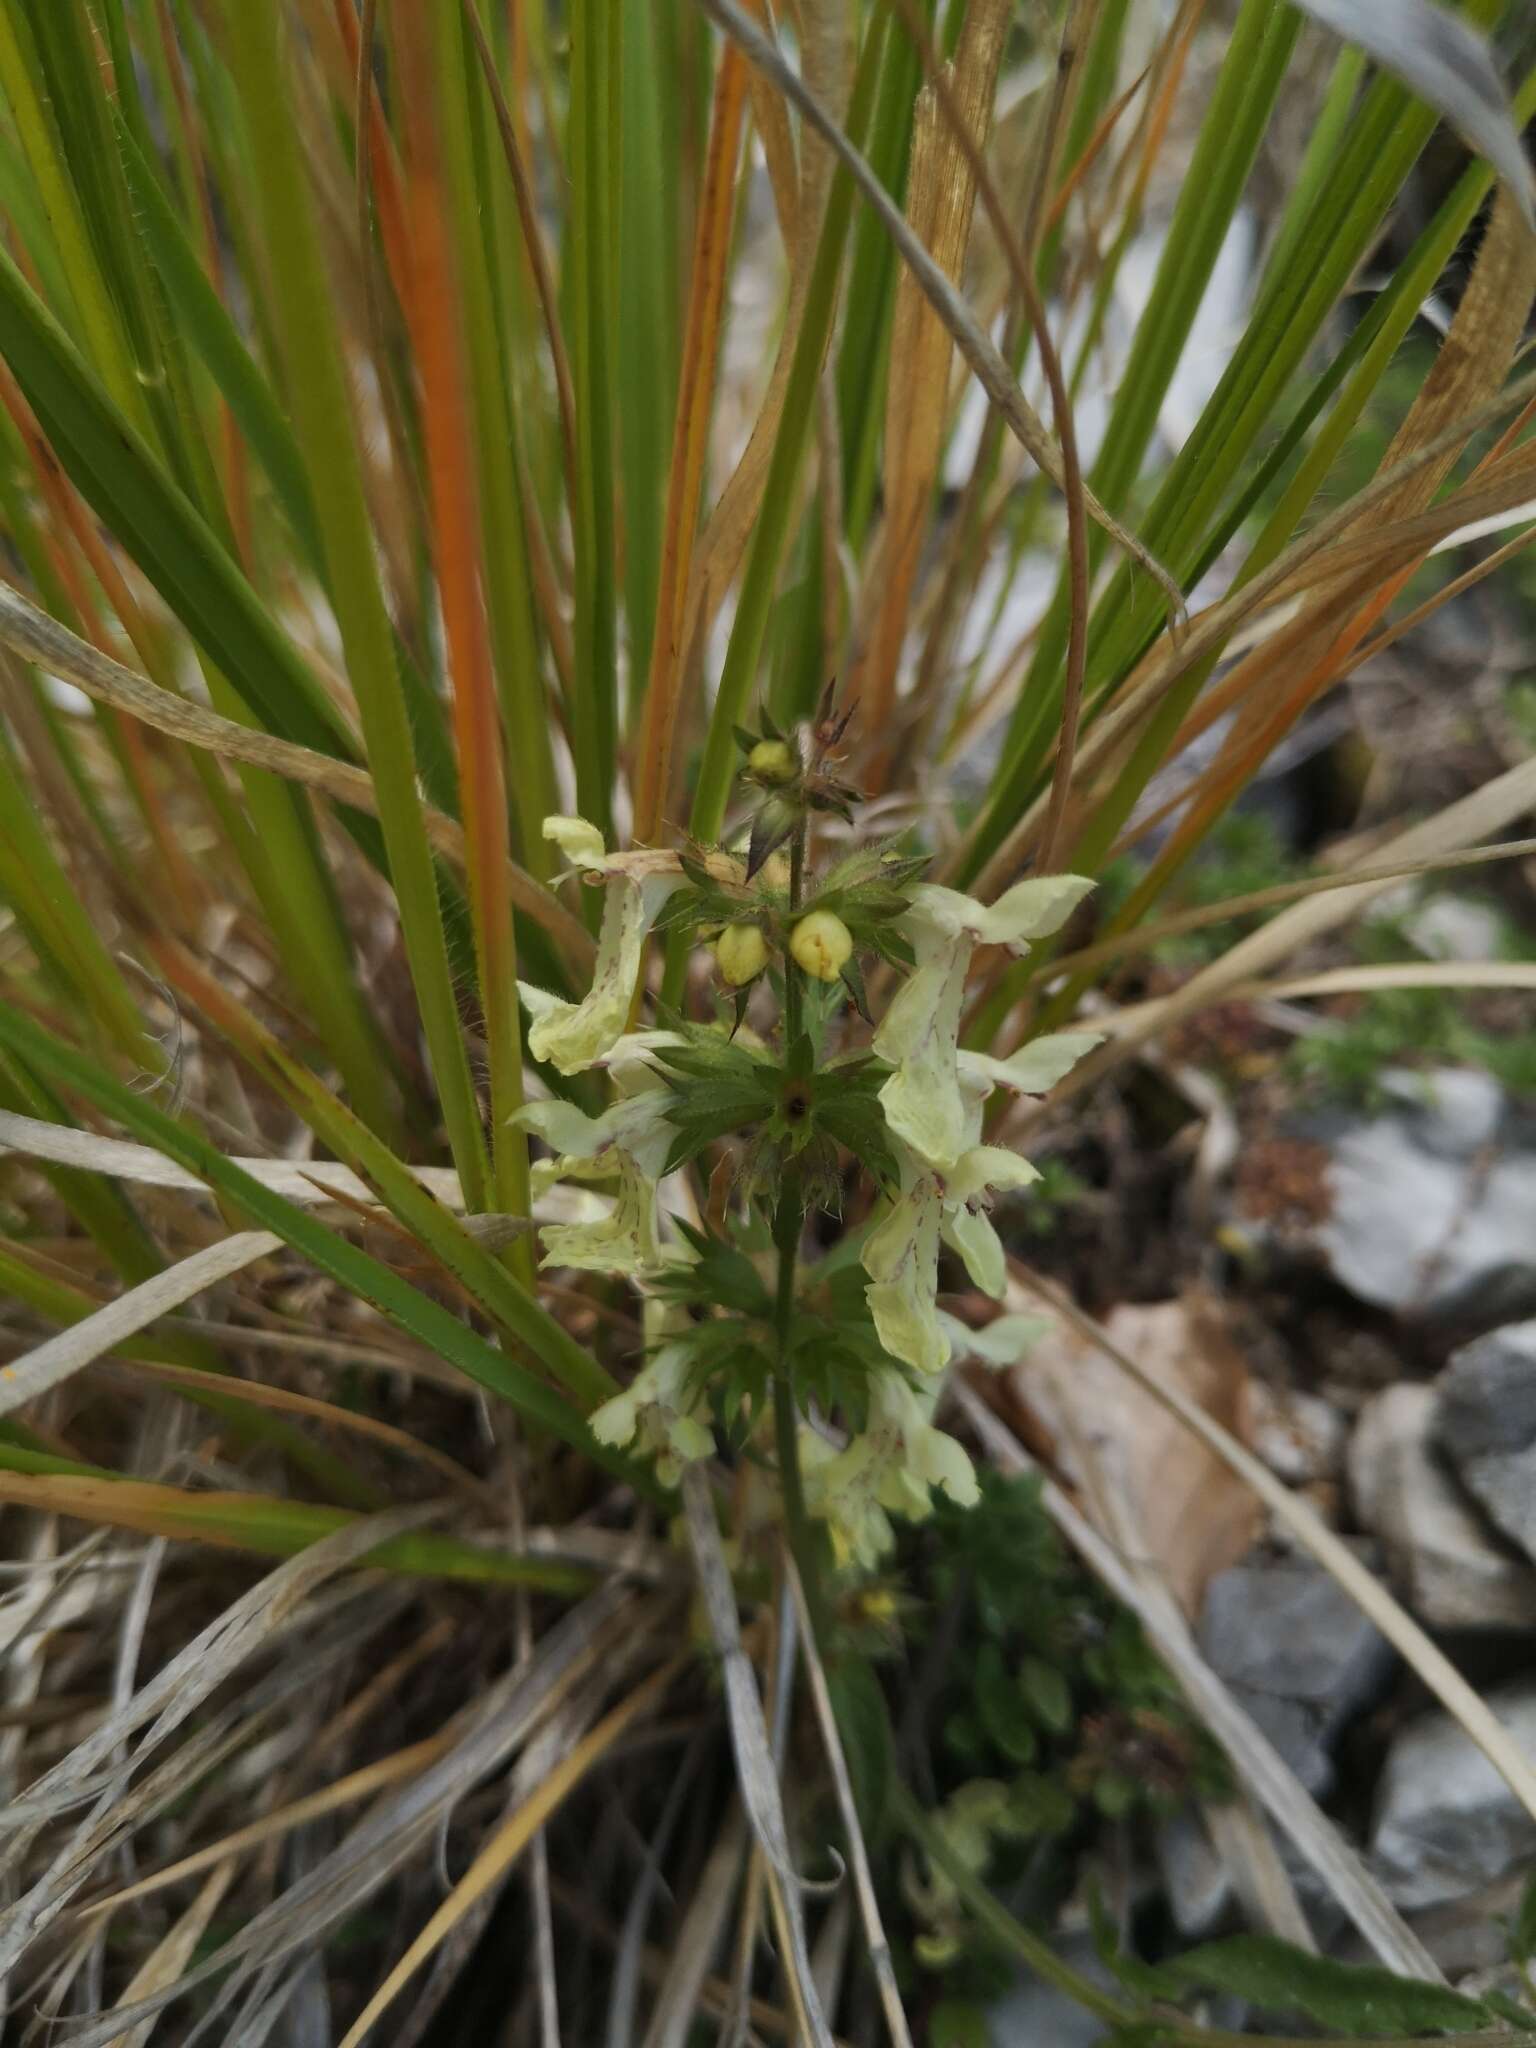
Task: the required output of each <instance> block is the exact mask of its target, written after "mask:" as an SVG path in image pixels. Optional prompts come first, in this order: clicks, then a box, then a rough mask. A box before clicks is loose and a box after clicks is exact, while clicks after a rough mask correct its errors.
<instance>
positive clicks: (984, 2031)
mask: <svg viewBox="0 0 1536 2048" xmlns="http://www.w3.org/2000/svg"><path fill="white" fill-rule="evenodd" d="M928 2039H929V2041H930V2042H931V2043H932V2048H988V2044H989V2043H990V2041H991V2039H992V2035H991V2032H990V2030H989V2029H988V2026H987V2016H986V2014H985V2013H984V2012H983V2011H982V2010H981V2008H980V2006H977V2005H964V2004H962V2003H961V2002H960V2000H959V1999H957V1998H942V1999H940V2001H939V2003H938V2004H937V2005H936V2006H935V2007H934V2008H933V2011H932V2012H931V2013H930V2014H929V2016H928Z"/></svg>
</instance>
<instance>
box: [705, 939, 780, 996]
mask: <svg viewBox="0 0 1536 2048" xmlns="http://www.w3.org/2000/svg"><path fill="white" fill-rule="evenodd" d="M715 965H716V966H717V967H718V968H719V970H720V979H721V980H722V981H723V982H724V983H725V984H726V986H727V987H728V988H743V987H745V985H746V984H747V983H748V982H749V981H753V980H755V979H756V977H757V976H758V975H759V974H761V973H762V971H763V969H764V968H765V967H766V966H767V965H768V941H767V940H766V939H765V938H764V937H763V935H762V933H761V932H760V931H759V930H758V928H757V926H756V925H755V924H728V925H727V926H726V928H725V930H724V931H723V932H722V933H721V934H720V936H719V938H718V939H716V941H715Z"/></svg>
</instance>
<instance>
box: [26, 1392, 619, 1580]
mask: <svg viewBox="0 0 1536 2048" xmlns="http://www.w3.org/2000/svg"><path fill="white" fill-rule="evenodd" d="M15 1434H17V1432H11V1431H7V1432H6V1436H5V1437H4V1438H0V1472H10V1473H14V1474H16V1476H17V1479H18V1481H19V1482H20V1483H19V1484H16V1485H13V1486H11V1487H7V1486H6V1485H5V1482H4V1481H3V1480H0V1497H6V1498H9V1499H11V1500H13V1501H17V1502H20V1503H22V1504H24V1505H27V1506H31V1507H35V1508H39V1509H42V1510H44V1511H51V1512H53V1513H55V1514H64V1515H70V1516H73V1517H76V1518H81V1517H83V1518H85V1519H88V1520H99V1521H101V1522H105V1523H107V1524H108V1525H111V1526H116V1527H118V1528H124V1529H142V1530H149V1531H151V1532H153V1533H154V1534H156V1535H163V1536H168V1537H169V1538H170V1539H171V1540H172V1541H173V1542H184V1543H210V1544H215V1545H217V1546H218V1547H220V1548H221V1549H228V1550H248V1551H251V1552H253V1553H254V1554H255V1555H256V1556H258V1557H295V1556H297V1555H298V1553H299V1552H300V1551H301V1550H307V1549H308V1548H309V1546H310V1544H311V1543H318V1542H319V1541H320V1539H321V1537H322V1536H332V1535H334V1534H335V1533H336V1532H337V1530H339V1529H346V1528H350V1527H351V1525H352V1524H353V1523H354V1522H355V1521H356V1520H357V1519H358V1517H357V1516H356V1515H354V1514H349V1513H348V1512H347V1510H346V1509H345V1508H333V1507H325V1506H321V1505H317V1504H314V1503H311V1502H309V1501H296V1500H281V1499H277V1498H275V1497H274V1496H272V1495H269V1494H261V1493H230V1492H219V1493H214V1492H208V1493H194V1492H192V1491H191V1489H190V1488H184V1487H179V1486H158V1485H153V1486H152V1485H146V1484H145V1483H144V1482H142V1481H140V1480H137V1479H131V1478H129V1477H127V1476H126V1475H125V1474H123V1473H120V1472H112V1471H109V1470H108V1469H107V1468H106V1467H105V1466H102V1465H85V1464H80V1463H78V1462H76V1461H75V1460H74V1459H71V1458H60V1457H56V1456H54V1455H53V1454H52V1453H51V1452H48V1451H39V1450H31V1449H28V1448H27V1447H26V1446H24V1445H23V1444H20V1443H17V1442H15V1441H12V1440H9V1439H11V1438H12V1437H13V1436H14V1435H15ZM29 1480H30V1481H35V1482H38V1483H37V1484H33V1485H28V1484H27V1482H28V1481H29ZM50 1481H54V1482H58V1483H57V1484H55V1485H53V1486H50V1485H49V1484H48V1482H50ZM68 1481H86V1482H93V1484H92V1485H91V1490H90V1491H89V1492H85V1491H83V1490H82V1489H81V1488H80V1487H79V1486H78V1485H75V1486H71V1485H68V1484H65V1483H63V1482H68ZM358 1564H359V1568H361V1567H364V1566H366V1567H369V1568H371V1569H373V1570H376V1571H387V1572H398V1573H401V1574H403V1575H405V1576H407V1577H410V1578H430V1579H456V1580H459V1581H462V1582H463V1583H465V1584H468V1585H497V1586H532V1587H535V1588H537V1589H538V1590H540V1591H542V1592H547V1593H565V1594H571V1595H573V1596H575V1595H578V1594H581V1593H585V1592H587V1591H589V1590H590V1588H591V1584H592V1574H591V1573H590V1572H589V1571H587V1570H585V1569H584V1568H583V1567H582V1566H581V1565H576V1564H562V1563H559V1562H558V1561H557V1560H555V1559H553V1558H543V1557H509V1556H508V1555H507V1554H506V1552H505V1551H497V1550H491V1549H482V1548H481V1547H480V1546H479V1545H478V1544H475V1543H469V1542H466V1541H465V1540H464V1539H463V1538H462V1537H455V1536H439V1535H436V1534H435V1533H434V1532H433V1531H431V1530H420V1531H413V1532H411V1533H408V1534H406V1535H404V1536H391V1537H389V1538H387V1539H386V1540H385V1541H384V1542H383V1543H381V1544H380V1545H379V1546H378V1548H377V1549H376V1550H371V1551H369V1552H368V1554H367V1556H366V1557H363V1558H360V1559H359V1560H358Z"/></svg>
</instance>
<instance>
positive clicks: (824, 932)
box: [789, 910, 853, 981]
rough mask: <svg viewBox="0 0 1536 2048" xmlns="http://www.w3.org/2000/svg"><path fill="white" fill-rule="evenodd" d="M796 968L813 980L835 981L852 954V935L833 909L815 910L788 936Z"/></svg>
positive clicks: (803, 918)
mask: <svg viewBox="0 0 1536 2048" xmlns="http://www.w3.org/2000/svg"><path fill="white" fill-rule="evenodd" d="M789 950H790V952H791V953H792V954H793V955H794V957H795V964H796V966H798V967H800V968H802V969H803V970H804V972H805V973H807V974H809V975H810V976H811V978H812V979H813V980H814V981H836V979H837V977H838V976H839V975H840V974H841V973H842V971H843V969H844V968H845V967H846V966H847V964H848V961H849V958H850V956H851V954H852V952H853V934H852V933H851V932H850V931H849V929H848V927H847V925H845V924H844V923H843V920H842V919H841V918H840V917H838V916H837V915H835V913H834V912H832V911H830V910H813V911H812V912H811V914H810V916H809V917H802V918H801V920H800V922H799V923H798V924H797V925H796V926H795V928H794V930H793V931H792V932H791V933H790V935H789Z"/></svg>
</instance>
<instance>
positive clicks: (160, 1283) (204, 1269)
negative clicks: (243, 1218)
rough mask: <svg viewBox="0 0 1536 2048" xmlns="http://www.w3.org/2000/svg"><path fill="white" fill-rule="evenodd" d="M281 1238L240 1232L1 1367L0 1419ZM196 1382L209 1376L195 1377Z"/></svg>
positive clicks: (265, 1232) (278, 1246)
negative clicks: (0, 1416)
mask: <svg viewBox="0 0 1536 2048" xmlns="http://www.w3.org/2000/svg"><path fill="white" fill-rule="evenodd" d="M282 1242H283V1241H282V1239H281V1238H280V1237H276V1236H274V1235H273V1233H272V1232H271V1231H270V1230H242V1231H237V1232H236V1233H235V1235H234V1236H233V1237H226V1238H221V1239H220V1240H219V1242H218V1243H217V1244H210V1245H205V1246H204V1247H203V1249H202V1250H201V1251H196V1252H193V1253H192V1254H191V1255H190V1257H188V1258H185V1259H181V1260H178V1262H177V1263H176V1264H175V1265H174V1266H169V1267H167V1268H166V1270H165V1271H164V1272H163V1273H155V1274H153V1275H152V1276H151V1277H150V1278H149V1279H148V1280H144V1281H141V1282H140V1283H139V1285H138V1286H137V1287H130V1288H129V1289H128V1291H127V1293H126V1294H120V1295H119V1296H118V1297H117V1299H116V1300H115V1301H109V1302H108V1303H107V1305H106V1307H105V1308H99V1309H97V1310H96V1311H95V1313H94V1314H92V1315H88V1316H85V1317H83V1318H82V1319H81V1321H79V1322H78V1323H72V1324H71V1325H70V1327H69V1328H68V1329H67V1330H61V1331H60V1332H59V1334H58V1335H57V1336H56V1337H50V1338H48V1339H47V1341H46V1342H45V1343H42V1344H38V1345H36V1346H34V1347H33V1349H32V1350H31V1351H27V1352H24V1353H23V1354H22V1356H21V1357H20V1358H17V1359H13V1360H12V1361H11V1363H10V1364H9V1365H0V1415H7V1414H9V1413H10V1411H11V1410H12V1409H13V1408H20V1407H21V1406H22V1405H23V1403H24V1402H27V1401H35V1400H37V1399H38V1398H39V1397H40V1396H41V1395H43V1394H46V1393H47V1392H49V1390H50V1389H51V1388H53V1387H57V1386H60V1385H62V1383H63V1382H64V1381H65V1380H67V1379H68V1378H69V1377H70V1376H71V1375H72V1374H73V1373H77V1372H79V1371H80V1370H81V1368H82V1367H84V1366H87V1365H90V1364H92V1363H93V1362H94V1361H95V1360H96V1359H98V1358H100V1357H101V1356H102V1355H103V1353H105V1352H108V1351H111V1350H112V1349H113V1348H114V1346H116V1345H118V1344H121V1343H123V1342H125V1341H126V1340H127V1339H128V1338H130V1337H134V1336H137V1335H138V1333H139V1331H140V1330H145V1329H148V1327H149V1325H150V1324H151V1323H153V1322H156V1321H157V1320H158V1319H159V1318H160V1317H161V1316H163V1315H165V1314H166V1313H167V1312H168V1311H169V1310H171V1309H176V1308H180V1307H181V1306H182V1304H183V1302H188V1301H191V1300H192V1299H193V1298H194V1296H196V1295H199V1294H203V1293H205V1292H206V1291H207V1289H208V1288H210V1287H217V1286H218V1285H219V1283H220V1282H221V1281H223V1280H229V1279H232V1278H233V1276H234V1275H235V1274H236V1273H243V1272H244V1271H245V1269H246V1267H247V1266H252V1265H254V1264H255V1263H256V1261H257V1260H258V1259H264V1258H266V1256H267V1255H268V1253H270V1252H275V1251H278V1250H280V1249H281V1248H282ZM196 1377H197V1378H198V1379H199V1380H202V1379H209V1378H211V1375H208V1374H198V1375H196Z"/></svg>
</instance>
